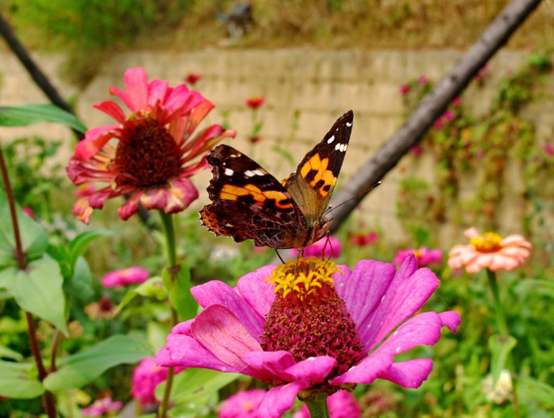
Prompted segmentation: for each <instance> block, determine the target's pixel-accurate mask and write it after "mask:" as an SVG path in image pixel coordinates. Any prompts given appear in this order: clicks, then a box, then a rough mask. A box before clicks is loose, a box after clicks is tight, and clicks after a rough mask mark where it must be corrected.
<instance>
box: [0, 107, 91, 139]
mask: <svg viewBox="0 0 554 418" xmlns="http://www.w3.org/2000/svg"><path fill="white" fill-rule="evenodd" d="M44 122H56V123H61V124H63V125H67V126H69V127H70V128H73V129H75V130H76V131H79V132H82V133H85V132H86V130H87V128H86V127H85V125H83V124H82V123H81V121H80V120H79V119H77V118H76V117H75V115H72V114H71V113H69V112H66V111H65V110H63V109H60V108H59V107H58V106H54V105H51V104H36V103H29V104H25V105H22V106H0V126H10V127H12V126H31V125H36V124H37V123H44Z"/></svg>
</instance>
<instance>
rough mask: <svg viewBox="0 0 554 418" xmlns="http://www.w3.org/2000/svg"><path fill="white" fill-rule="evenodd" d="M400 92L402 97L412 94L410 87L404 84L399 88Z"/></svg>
mask: <svg viewBox="0 0 554 418" xmlns="http://www.w3.org/2000/svg"><path fill="white" fill-rule="evenodd" d="M398 91H399V92H400V94H401V95H402V96H405V95H406V94H408V93H409V92H410V86H409V85H408V84H402V85H401V86H400V87H399V88H398Z"/></svg>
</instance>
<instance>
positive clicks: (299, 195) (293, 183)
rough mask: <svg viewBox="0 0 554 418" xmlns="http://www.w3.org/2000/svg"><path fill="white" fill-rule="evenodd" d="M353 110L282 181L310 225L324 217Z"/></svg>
mask: <svg viewBox="0 0 554 418" xmlns="http://www.w3.org/2000/svg"><path fill="white" fill-rule="evenodd" d="M353 123H354V113H353V112H352V111H351V110H349V111H348V112H346V113H345V114H344V115H342V116H341V117H340V118H339V119H337V121H336V122H335V124H334V125H333V127H332V128H331V130H330V131H329V132H327V134H326V135H325V136H324V137H323V140H322V141H321V142H320V143H319V144H317V145H316V146H315V147H314V148H313V149H312V150H311V151H310V152H308V154H306V156H305V157H304V159H303V160H302V162H300V164H299V165H298V167H297V168H296V171H295V172H294V173H292V174H291V175H289V176H288V177H287V178H286V179H285V180H283V184H284V186H285V188H286V190H287V191H288V192H289V193H290V194H291V196H292V197H293V199H294V201H295V202H296V203H297V204H298V206H300V208H301V209H302V213H303V214H304V216H305V217H306V220H307V222H308V225H310V224H312V223H313V222H314V221H316V220H319V219H321V217H322V216H323V213H324V212H325V210H326V209H327V205H328V204H329V200H331V195H332V193H333V190H334V188H335V184H336V182H337V178H338V176H339V173H340V170H341V168H342V163H343V161H344V156H345V155H346V150H347V149H348V142H349V141H350V133H351V132H352V125H353Z"/></svg>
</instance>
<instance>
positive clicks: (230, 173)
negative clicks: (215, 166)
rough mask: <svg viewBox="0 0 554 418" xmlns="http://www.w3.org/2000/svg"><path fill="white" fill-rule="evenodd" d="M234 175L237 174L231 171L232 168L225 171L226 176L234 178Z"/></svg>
mask: <svg viewBox="0 0 554 418" xmlns="http://www.w3.org/2000/svg"><path fill="white" fill-rule="evenodd" d="M233 174H235V172H234V171H233V170H231V169H230V168H226V169H225V175H226V176H232V175H233Z"/></svg>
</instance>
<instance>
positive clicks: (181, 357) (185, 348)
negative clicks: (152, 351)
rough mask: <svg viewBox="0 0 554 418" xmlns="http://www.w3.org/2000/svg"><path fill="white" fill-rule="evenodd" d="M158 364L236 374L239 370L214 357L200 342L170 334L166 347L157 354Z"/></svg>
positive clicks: (184, 336)
mask: <svg viewBox="0 0 554 418" xmlns="http://www.w3.org/2000/svg"><path fill="white" fill-rule="evenodd" d="M156 364H157V365H158V366H164V367H177V366H179V367H198V368H204V369H211V370H217V371H220V372H226V373H235V372H237V371H238V370H236V369H234V368H233V367H231V366H229V365H228V364H225V363H224V362H222V361H220V360H218V359H217V358H215V357H214V355H213V354H212V353H210V351H208V350H206V348H204V347H203V346H202V345H201V344H200V343H199V342H198V341H196V340H195V339H194V338H192V337H188V336H186V335H180V334H173V333H171V334H169V335H168V336H167V343H166V347H165V348H162V349H161V350H159V351H158V353H157V354H156Z"/></svg>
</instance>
